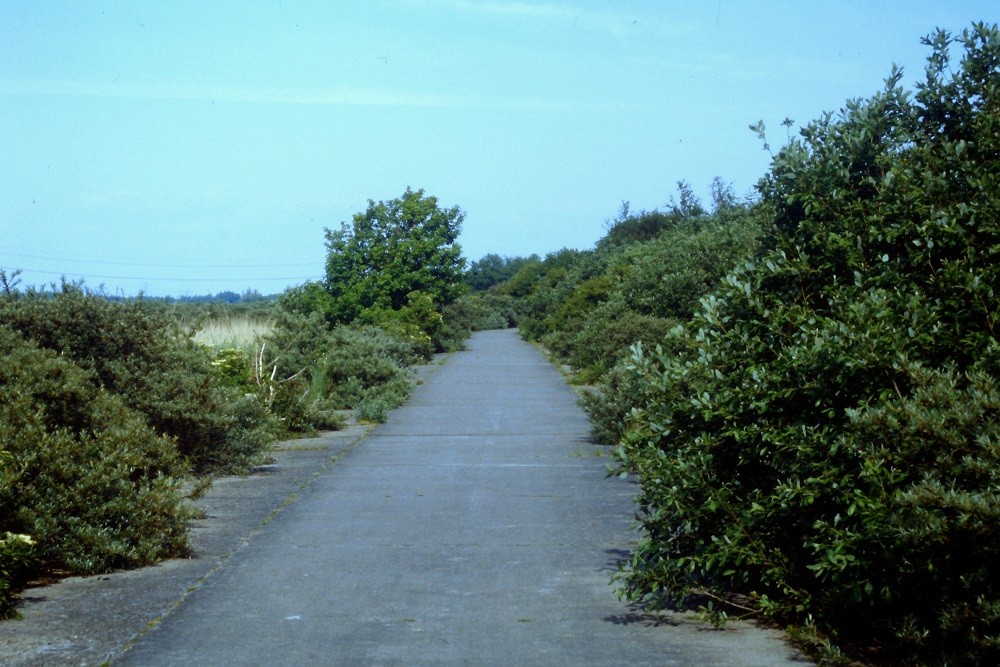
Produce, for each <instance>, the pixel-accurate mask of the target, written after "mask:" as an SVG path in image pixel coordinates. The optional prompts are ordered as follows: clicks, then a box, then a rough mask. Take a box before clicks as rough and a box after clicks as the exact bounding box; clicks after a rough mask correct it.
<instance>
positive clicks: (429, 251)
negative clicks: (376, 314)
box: [324, 188, 465, 323]
mask: <svg viewBox="0 0 1000 667" xmlns="http://www.w3.org/2000/svg"><path fill="white" fill-rule="evenodd" d="M464 219H465V214H464V213H463V212H462V211H461V210H460V209H459V208H458V207H453V208H450V209H443V208H441V207H439V206H438V201H437V198H436V197H432V196H425V195H424V191H423V190H417V191H413V190H410V189H409V188H407V189H406V192H404V193H403V195H402V196H401V197H399V198H397V199H393V200H390V201H387V202H384V201H380V202H375V201H372V200H369V201H368V208H367V209H366V210H365V211H364V212H363V213H356V214H355V215H354V217H353V219H352V221H351V224H347V223H346V222H345V223H342V224H341V227H340V229H338V230H331V229H327V230H326V245H327V250H328V254H327V260H326V281H325V285H324V286H325V287H326V289H327V291H328V293H329V296H330V301H329V303H328V304H327V306H326V307H327V309H328V312H327V316H328V317H329V318H330V319H331V320H332V321H334V322H341V323H347V322H352V321H354V320H355V319H357V318H358V317H359V316H361V314H362V313H363V312H364V311H366V310H400V309H402V308H404V307H406V306H407V304H408V302H409V295H410V294H411V293H412V292H421V293H423V294H426V295H428V296H429V297H430V298H431V299H432V301H433V302H434V304H435V305H436V306H437V307H438V308H440V307H442V306H444V305H446V304H449V303H451V302H452V301H454V300H455V299H456V298H457V297H458V296H459V295H460V294H461V293H462V292H463V290H464V285H463V281H464V275H463V269H464V268H465V260H464V258H463V257H462V248H461V246H460V245H459V244H458V243H457V242H456V241H457V239H458V235H459V233H460V231H461V226H462V221H463V220H464Z"/></svg>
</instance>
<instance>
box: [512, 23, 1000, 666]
mask: <svg viewBox="0 0 1000 667" xmlns="http://www.w3.org/2000/svg"><path fill="white" fill-rule="evenodd" d="M926 43H927V44H928V46H930V47H931V55H930V57H929V58H928V63H927V69H926V76H925V77H924V78H923V79H922V80H921V81H920V83H919V84H917V86H916V89H915V90H914V91H913V92H912V93H911V92H908V91H905V90H903V89H902V88H901V87H900V85H899V84H900V81H901V74H900V73H899V72H894V73H893V74H892V76H891V77H890V78H889V80H888V81H887V85H886V87H885V89H884V90H883V91H882V92H880V93H878V94H876V95H874V96H873V97H871V98H869V99H866V100H856V101H851V102H849V103H848V104H847V106H846V107H845V109H843V110H842V111H841V112H840V114H838V115H836V116H834V115H832V114H831V115H827V116H824V117H823V118H821V119H820V120H818V121H816V122H813V123H811V124H809V125H808V126H806V127H805V128H804V129H803V130H802V131H801V138H799V139H795V140H792V141H790V142H789V144H788V145H787V146H785V147H784V148H783V149H782V150H780V151H779V152H778V153H777V154H776V155H774V159H773V162H772V167H771V170H770V173H769V174H768V175H767V176H766V177H765V178H764V179H763V180H762V182H761V184H760V186H759V190H760V195H761V198H760V201H759V202H758V203H757V204H755V205H753V206H751V207H749V208H747V209H746V212H747V213H748V214H749V215H750V217H751V218H753V219H756V220H758V221H759V224H758V229H763V230H764V234H763V235H762V236H759V237H758V238H759V246H757V247H756V248H754V244H753V243H750V244H738V246H733V245H730V246H728V247H731V248H734V252H732V253H728V251H726V252H727V254H726V255H725V256H726V257H727V258H729V259H730V260H737V261H735V263H732V262H731V263H730V264H729V265H728V266H726V267H725V271H724V272H723V273H722V274H721V275H722V276H724V278H723V279H722V280H721V281H719V282H717V283H715V284H714V285H711V284H709V283H702V282H700V281H697V280H695V281H689V280H688V279H687V278H686V276H692V275H698V273H697V270H698V269H699V267H698V262H697V261H695V260H693V259H692V258H693V257H696V256H697V255H698V250H697V249H696V248H693V247H691V246H687V249H686V250H682V248H684V247H685V245H684V244H685V243H689V242H690V243H695V244H697V243H699V242H698V241H696V239H697V238H698V235H699V234H700V231H699V228H698V227H689V228H688V230H687V231H688V232H689V233H688V235H687V238H684V239H681V238H676V237H675V238H673V239H671V241H670V242H669V245H670V247H672V248H675V249H677V251H678V254H677V255H675V256H673V258H672V259H671V260H670V261H668V262H662V263H660V264H659V266H658V267H657V269H656V270H654V271H652V272H651V273H650V276H651V277H653V278H655V280H654V281H652V282H645V283H642V282H637V283H635V284H636V285H637V286H638V285H644V286H643V287H637V288H636V290H635V291H634V292H630V291H628V290H627V289H623V288H622V286H623V285H625V284H627V283H628V282H630V281H632V279H633V278H632V276H633V274H636V275H641V270H639V271H638V272H637V269H636V267H641V266H642V265H643V262H644V261H647V260H645V259H644V258H646V257H651V256H653V255H651V254H649V250H648V249H652V248H654V247H656V243H657V241H658V240H659V239H661V238H668V236H667V235H668V234H669V232H664V231H662V230H661V231H655V230H657V229H658V228H659V227H660V224H659V222H658V221H657V220H656V219H655V217H651V216H649V215H648V214H644V215H643V216H639V217H635V216H628V217H626V218H625V220H627V221H628V227H627V228H628V229H631V230H633V231H636V232H637V236H636V237H630V238H631V240H630V241H629V243H627V244H626V246H631V247H634V248H642V247H643V244H649V245H647V246H646V248H648V249H644V250H642V251H636V252H637V253H638V256H637V259H635V260H632V261H631V262H630V261H628V260H626V259H625V258H627V257H629V252H628V250H627V249H626V250H624V251H622V252H619V253H617V254H616V253H610V254H609V253H607V252H606V249H604V248H602V244H599V246H598V249H597V250H596V251H595V252H593V253H571V252H563V253H559V254H557V255H552V256H550V257H548V258H546V260H544V261H541V262H538V263H536V264H534V265H533V266H529V267H525V268H524V269H523V270H522V272H521V273H520V274H518V275H516V276H514V278H513V279H511V280H510V281H509V282H508V283H507V284H506V285H505V287H504V289H506V290H507V291H508V292H509V293H511V294H515V295H517V296H518V297H520V299H521V301H520V307H521V312H522V323H523V330H524V331H525V333H526V334H527V335H529V336H532V337H535V338H538V339H540V340H542V341H543V342H546V343H547V345H548V347H549V348H550V349H552V350H553V351H554V352H555V353H556V354H557V355H558V356H559V357H560V359H563V360H568V361H570V362H571V363H574V364H575V365H576V366H577V368H578V369H579V370H580V371H581V372H582V374H583V378H584V379H593V377H594V376H596V377H597V378H598V382H599V386H600V387H601V389H602V391H599V392H595V393H594V394H592V395H591V398H590V399H588V405H589V408H590V411H591V414H592V416H593V417H594V419H595V424H596V427H597V429H598V431H599V432H600V433H601V434H602V435H603V436H604V437H606V438H608V439H611V440H614V441H617V442H618V443H619V445H618V446H617V448H616V450H617V453H618V455H619V457H620V461H621V466H622V471H623V472H626V473H633V474H635V475H637V476H638V479H639V481H640V494H639V497H638V505H639V509H640V515H639V519H640V522H641V524H642V526H643V528H644V532H645V537H644V539H643V540H642V541H641V543H640V544H639V546H638V548H637V549H636V551H635V553H634V554H633V556H632V558H631V560H630V561H629V562H628V563H626V564H625V566H624V569H623V570H622V572H621V574H620V578H619V582H620V584H621V586H622V591H623V593H624V594H625V595H627V596H628V597H629V598H631V599H635V600H641V601H644V602H645V603H646V604H649V605H652V606H663V605H689V604H694V605H696V606H702V608H703V609H706V610H708V611H709V612H711V614H713V615H714V616H715V617H716V618H720V617H723V616H725V614H726V613H727V612H730V613H732V612H734V611H738V612H739V613H740V614H750V615H756V616H762V617H767V618H770V619H772V620H776V621H778V622H781V623H786V624H788V625H789V626H790V627H791V628H793V631H794V634H795V635H796V636H797V637H798V638H799V640H800V641H801V642H803V644H804V645H805V646H806V647H807V648H809V649H810V650H811V651H813V655H814V656H816V657H818V658H819V659H820V660H821V661H824V662H852V661H854V660H859V661H862V662H874V663H879V664H900V663H903V664H983V665H986V664H997V663H1000V591H998V583H1000V579H998V570H997V568H996V563H997V562H1000V493H998V489H1000V479H998V475H1000V386H998V379H997V378H998V374H1000V344H998V340H997V321H996V314H997V312H1000V269H998V264H997V262H996V257H995V255H996V249H997V247H1000V217H998V211H1000V171H998V165H1000V158H998V156H1000V97H998V95H1000V32H998V30H997V28H996V26H986V25H982V24H977V25H975V26H974V27H973V28H972V29H971V30H968V31H966V32H965V33H963V35H962V36H960V37H958V38H957V39H953V38H952V37H951V36H950V35H948V34H947V33H944V32H941V31H939V32H936V33H935V34H934V35H932V36H931V37H929V38H928V39H927V40H926ZM956 52H958V53H960V54H961V61H960V62H958V61H956V60H953V58H952V56H953V55H954V54H955V53H956ZM754 129H755V130H757V131H758V132H760V133H761V134H762V135H763V126H762V125H757V126H755V127H754ZM698 220H699V224H703V223H702V222H700V221H701V220H704V217H703V216H699V217H698ZM735 229H736V228H729V229H727V231H726V232H725V233H730V234H732V233H733V232H734V230H735ZM649 230H654V232H653V233H654V236H655V238H654V239H652V240H643V235H644V234H647V233H649ZM720 232H721V230H720V229H718V228H716V229H715V230H714V231H709V232H708V237H706V238H705V239H703V241H701V242H702V243H705V244H706V246H705V247H708V246H713V247H715V248H717V249H721V248H725V247H727V246H726V244H725V243H724V242H723V241H722V238H723V236H724V233H723V234H721V235H720ZM661 235H662V236H661ZM609 237H611V234H609ZM604 245H605V246H606V245H607V244H604ZM737 247H738V248H739V249H736V248H737ZM602 250H604V253H603V254H602ZM746 250H750V252H749V253H745V251H746ZM744 253H745V254H744ZM639 258H643V259H639ZM649 261H658V260H649ZM724 263H725V262H708V263H706V264H705V265H704V267H703V268H705V269H706V270H707V272H706V273H705V275H706V276H708V275H709V274H711V273H712V271H711V269H712V267H713V265H714V266H716V267H719V266H722V265H723V264H724ZM715 275H716V276H719V275H720V274H718V273H716V274H715ZM682 284H688V285H692V286H694V285H698V286H701V285H708V288H707V289H700V288H693V287H692V288H691V289H689V288H686V287H682ZM663 290H666V292H664V291H663ZM699 292H700V295H699ZM683 294H687V295H689V296H690V297H691V298H688V299H680V300H677V301H672V298H673V297H674V296H675V295H683ZM654 295H655V296H654ZM647 296H649V297H650V299H649V301H651V302H652V303H653V304H654V305H653V306H652V308H655V309H656V310H652V309H650V308H651V307H650V306H649V305H646V304H645V303H644V301H645V297H647ZM699 296H700V298H699ZM623 300H624V303H625V304H627V306H628V307H627V308H622V307H621V306H619V305H617V304H616V302H619V303H620V302H622V301H623ZM668 304H676V305H677V306H680V305H681V304H687V306H686V307H684V308H681V307H674V306H670V307H669V308H666V306H668ZM687 308H689V309H687ZM605 313H607V314H605ZM609 315H610V316H609ZM640 317H642V318H649V317H655V318H658V319H657V320H645V321H644V323H643V324H641V325H636V326H635V329H634V330H633V331H625V330H626V329H628V328H629V327H632V326H633V325H632V324H631V323H630V322H638V321H639V318H640ZM658 327H662V328H658ZM588 330H589V331H593V332H595V333H596V334H597V335H595V336H592V337H589V338H588V335H587V334H586V333H585V332H587V331H588ZM619 330H622V331H623V335H622V339H623V340H624V341H629V340H631V341H633V342H637V343H639V344H637V345H636V346H635V347H633V348H632V350H631V352H630V354H628V355H627V356H626V357H625V359H624V361H618V362H614V357H613V356H612V357H611V361H612V363H611V364H608V363H602V362H601V360H602V358H603V357H602V355H603V354H604V353H603V352H601V349H602V343H608V344H609V346H610V347H612V348H613V349H616V350H620V349H621V345H618V344H611V341H614V340H615V339H616V332H617V331H619Z"/></svg>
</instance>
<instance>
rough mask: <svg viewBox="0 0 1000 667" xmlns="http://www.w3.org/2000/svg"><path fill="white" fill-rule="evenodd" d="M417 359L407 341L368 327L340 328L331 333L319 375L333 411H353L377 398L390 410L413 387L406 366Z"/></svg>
mask: <svg viewBox="0 0 1000 667" xmlns="http://www.w3.org/2000/svg"><path fill="white" fill-rule="evenodd" d="M419 359H420V357H418V356H417V354H416V353H415V352H414V349H413V346H412V345H411V344H410V341H408V340H407V339H404V338H400V337H398V336H393V335H391V334H390V333H389V332H387V331H385V330H383V329H378V328H376V327H371V326H351V327H347V326H341V327H337V328H336V329H334V331H333V346H332V347H331V349H330V352H329V353H328V355H327V356H326V357H325V358H324V360H323V362H322V372H323V373H324V375H325V376H326V377H327V378H328V381H329V383H330V387H331V388H332V391H331V394H330V398H331V401H332V402H333V405H335V406H336V407H337V408H340V409H353V408H357V407H358V406H359V405H360V404H361V403H362V402H363V401H373V400H375V399H376V398H377V399H381V400H382V402H383V403H384V405H386V406H388V409H391V408H394V407H396V406H399V405H401V404H402V403H403V401H405V400H406V398H407V396H409V393H410V391H411V390H412V387H413V374H412V372H411V371H410V369H409V367H410V365H411V364H413V363H415V362H416V361H418V360H419Z"/></svg>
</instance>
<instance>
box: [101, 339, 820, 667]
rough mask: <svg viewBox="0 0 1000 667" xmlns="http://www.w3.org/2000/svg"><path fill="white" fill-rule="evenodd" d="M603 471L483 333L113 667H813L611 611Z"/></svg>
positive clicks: (614, 540) (520, 359)
mask: <svg viewBox="0 0 1000 667" xmlns="http://www.w3.org/2000/svg"><path fill="white" fill-rule="evenodd" d="M608 463H609V461H608V459H607V456H606V449H605V448H602V447H598V446H595V445H593V444H591V443H590V441H589V440H588V424H587V419H586V416H585V415H584V414H583V412H582V411H581V410H580V408H579V407H578V406H577V404H576V396H575V393H574V392H573V390H572V389H570V388H569V387H567V386H566V384H565V383H564V382H563V379H562V377H561V375H560V374H559V372H558V371H557V370H556V369H555V368H554V367H553V366H552V365H551V364H549V363H548V362H547V361H546V360H545V358H544V357H543V356H542V355H541V354H540V353H539V352H538V351H537V350H535V349H534V348H533V347H531V346H530V345H528V344H526V343H524V342H523V341H521V340H520V338H519V337H518V335H517V333H516V332H515V331H491V332H482V333H479V334H476V335H475V336H474V337H473V338H472V340H471V341H470V345H469V350H468V351H467V352H463V353H459V354H455V355H452V356H451V357H449V358H448V359H447V361H446V363H444V364H443V365H442V366H440V367H439V368H438V369H436V370H435V371H434V372H433V373H431V374H429V375H428V376H427V379H426V381H425V382H424V384H422V385H421V386H419V387H418V388H417V390H416V391H415V392H414V394H413V396H412V398H411V400H410V401H409V402H408V403H407V404H406V405H405V406H404V407H402V408H400V409H398V410H396V411H394V412H392V413H391V415H390V418H389V421H388V422H387V423H386V424H384V425H382V426H380V427H378V428H377V429H375V430H374V431H373V433H372V434H371V435H370V436H369V437H368V438H366V439H365V440H363V441H361V442H360V443H359V444H358V445H357V446H355V447H354V448H353V449H352V450H351V451H350V452H349V453H348V454H347V455H346V456H344V457H343V458H342V459H341V460H339V461H338V462H337V463H336V464H335V465H331V466H328V467H327V468H325V469H324V470H323V472H322V473H321V474H320V475H319V476H318V477H317V478H316V479H315V480H314V481H313V482H312V483H311V484H309V485H308V486H307V487H306V488H305V489H303V490H302V491H301V492H300V493H299V494H298V496H297V498H296V500H295V502H293V503H291V504H290V505H289V506H287V507H286V508H285V509H284V510H283V511H282V512H281V513H280V514H278V515H277V516H276V517H275V519H274V520H273V521H271V522H270V523H269V524H268V525H266V526H265V527H264V528H263V529H262V530H260V531H259V532H258V533H257V534H256V535H255V536H253V538H252V539H250V540H248V541H247V542H246V543H245V544H244V545H243V546H242V547H241V548H240V549H239V550H238V551H237V552H236V553H234V554H233V555H232V556H231V557H230V558H229V559H228V560H227V561H226V562H225V563H224V564H223V565H222V566H221V567H220V568H218V569H217V570H216V571H215V572H214V573H213V574H212V575H211V576H209V577H208V578H207V579H206V580H205V581H204V582H203V583H202V584H201V585H200V586H199V587H198V588H197V589H196V590H194V591H193V592H192V593H190V594H189V595H188V596H187V597H185V598H184V600H183V601H182V602H181V603H180V604H179V605H178V606H177V607H176V608H175V609H174V610H173V611H172V612H171V613H169V614H167V615H166V617H165V618H164V619H162V621H161V622H159V623H158V624H157V625H156V626H155V627H153V628H152V629H150V630H149V631H148V632H146V633H145V634H144V635H143V636H142V637H141V639H140V640H139V641H138V642H137V643H136V644H135V645H134V646H132V648H131V649H130V650H128V651H127V652H126V653H124V655H121V656H120V657H119V658H118V659H117V660H115V661H114V664H116V665H143V666H151V665H185V666H187V665H341V664H345V665H347V664H357V665H395V664H398V665H414V664H455V665H464V664H468V665H490V664H495V665H769V666H770V665H782V664H798V665H801V664H803V662H802V660H801V658H798V657H797V655H796V653H795V652H794V650H792V649H790V648H789V647H788V646H787V645H786V644H785V643H784V642H783V641H782V640H781V636H780V634H778V633H775V632H773V631H768V630H762V629H758V628H754V627H752V626H747V625H737V626H734V627H732V628H729V629H726V630H722V631H716V630H712V629H710V628H708V627H706V626H704V625H701V624H699V623H697V622H696V621H695V620H694V619H692V618H690V617H688V616H686V615H683V614H660V615H651V614H646V613H643V612H641V611H637V610H636V609H634V608H630V607H629V606H628V605H627V604H625V603H623V602H621V601H619V600H618V599H617V597H616V596H615V594H614V591H613V588H612V587H611V586H610V584H609V579H610V576H611V574H612V572H613V570H614V567H615V563H616V561H617V560H618V559H619V558H620V557H622V556H623V554H625V553H626V551H627V549H628V548H629V546H630V544H631V543H632V542H633V540H634V539H635V534H634V533H633V532H632V529H631V524H632V518H633V514H634V508H633V506H632V502H631V499H632V497H633V495H634V493H635V488H634V487H633V486H632V485H631V484H630V483H629V482H628V481H626V480H621V479H618V478H612V479H608V478H606V476H605V475H606V470H607V465H608Z"/></svg>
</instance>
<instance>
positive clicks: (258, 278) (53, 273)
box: [0, 267, 322, 283]
mask: <svg viewBox="0 0 1000 667" xmlns="http://www.w3.org/2000/svg"><path fill="white" fill-rule="evenodd" d="M0 268H2V267H0ZM202 268H209V267H202ZM8 270H14V269H8ZM19 270H20V271H23V272H24V273H38V274H41V275H45V276H66V275H70V274H71V272H69V271H38V270H36V269H26V268H24V267H19ZM80 277H81V278H101V279H104V280H141V281H143V282H163V283H173V282H192V283H193V282H211V283H231V282H236V281H247V282H252V281H257V282H261V281H276V280H282V281H288V280H319V279H320V278H322V276H316V275H312V276H291V277H285V278H280V277H279V278H268V277H262V276H253V277H251V278H146V277H142V276H105V275H100V274H96V273H89V274H86V275H81V276H80Z"/></svg>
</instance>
